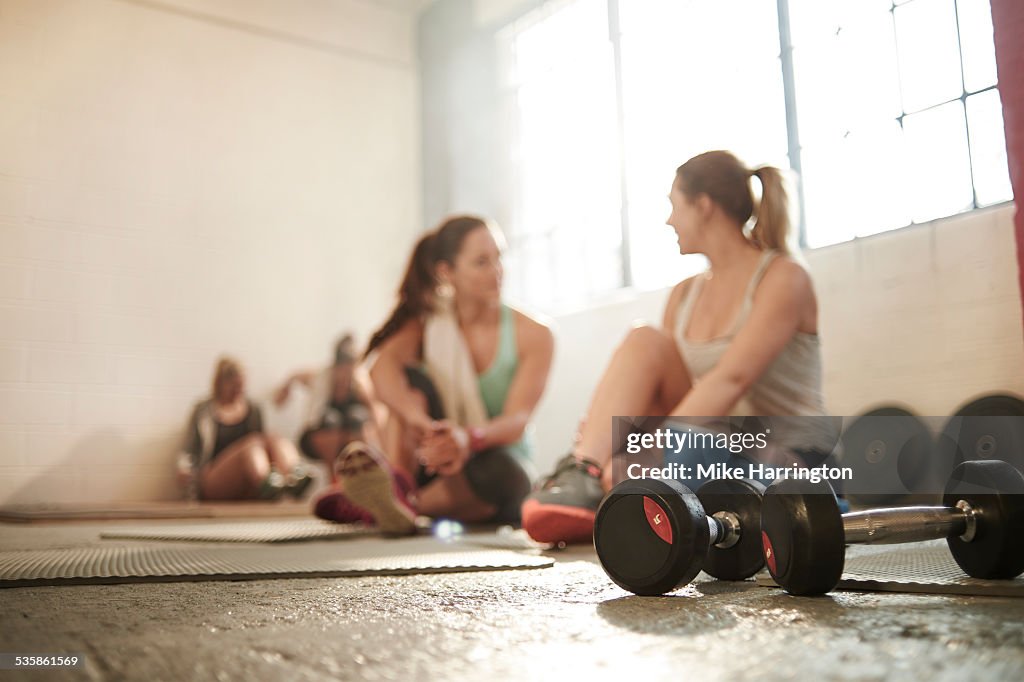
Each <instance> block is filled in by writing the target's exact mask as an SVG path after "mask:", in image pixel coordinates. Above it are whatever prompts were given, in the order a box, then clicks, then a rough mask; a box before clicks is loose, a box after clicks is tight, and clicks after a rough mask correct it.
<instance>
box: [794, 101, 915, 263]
mask: <svg viewBox="0 0 1024 682" xmlns="http://www.w3.org/2000/svg"><path fill="white" fill-rule="evenodd" d="M802 160H803V170H804V173H803V182H804V202H805V206H806V212H807V214H806V226H807V245H808V246H810V247H816V246H825V245H828V244H835V243H838V242H841V241H846V240H849V239H853V238H854V237H864V236H867V235H869V234H875V233H878V232H883V231H885V230H889V229H892V228H896V227H902V226H904V225H907V224H909V223H910V213H909V209H908V206H907V200H906V197H905V192H904V191H903V186H904V177H905V173H904V171H903V168H904V163H905V162H904V151H903V132H902V129H901V128H900V125H899V123H898V122H896V121H895V120H890V121H882V122H881V123H878V124H876V125H873V126H866V127H864V128H860V129H857V130H853V131H850V133H849V134H848V135H846V136H845V137H843V138H841V139H839V140H836V141H834V142H832V143H830V144H822V145H820V146H817V147H808V148H805V149H804V150H803V153H802Z"/></svg>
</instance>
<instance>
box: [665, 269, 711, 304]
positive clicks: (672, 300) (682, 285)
mask: <svg viewBox="0 0 1024 682" xmlns="http://www.w3.org/2000/svg"><path fill="white" fill-rule="evenodd" d="M705 274H706V273H705V272H698V273H697V274H696V275H692V276H690V277H687V278H686V279H684V280H683V281H681V282H679V283H678V284H676V285H675V286H674V287H672V291H670V292H669V293H668V305H669V307H673V308H674V307H676V306H678V305H679V303H680V302H682V300H683V298H684V297H685V296H686V293H687V292H688V291H689V290H690V288H691V287H692V286H693V283H694V282H696V281H697V280H698V279H700V278H701V277H704V276H705Z"/></svg>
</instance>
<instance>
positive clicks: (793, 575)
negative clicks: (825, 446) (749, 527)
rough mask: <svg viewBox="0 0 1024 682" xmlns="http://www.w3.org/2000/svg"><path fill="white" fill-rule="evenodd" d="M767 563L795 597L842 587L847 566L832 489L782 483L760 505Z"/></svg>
mask: <svg viewBox="0 0 1024 682" xmlns="http://www.w3.org/2000/svg"><path fill="white" fill-rule="evenodd" d="M761 540H762V542H763V543H764V558H765V564H766V565H767V566H768V571H769V572H770V573H771V574H772V578H774V579H775V582H777V583H778V584H779V585H780V586H781V587H782V588H783V589H785V590H786V591H787V592H789V593H790V594H797V595H811V594H824V593H826V592H828V591H829V590H831V589H833V588H834V587H835V586H836V585H837V584H839V578H840V577H841V576H842V574H843V564H844V562H845V544H846V543H845V536H844V534H843V517H842V514H841V513H840V511H839V503H838V501H837V500H836V495H835V492H833V490H832V486H830V485H829V484H828V483H825V482H824V481H823V482H821V483H812V482H811V481H808V480H802V479H801V480H798V479H788V478H783V479H780V480H778V481H775V483H772V484H771V485H770V486H768V489H767V490H766V491H765V494H764V500H763V501H762V503H761Z"/></svg>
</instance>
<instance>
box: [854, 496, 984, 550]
mask: <svg viewBox="0 0 1024 682" xmlns="http://www.w3.org/2000/svg"><path fill="white" fill-rule="evenodd" d="M976 526H977V517H976V515H975V511H974V509H972V508H971V505H969V504H968V503H967V502H966V501H963V500H962V501H960V502H958V503H957V505H956V506H955V507H900V508H894V509H869V510H867V511H861V512H850V513H848V514H843V531H844V533H845V536H846V543H847V544H860V545H886V544H898V543H903V542H922V541H924V540H937V539H940V538H947V537H956V536H959V537H960V538H961V539H962V540H964V541H965V542H970V541H971V540H972V539H973V538H974V534H975V532H976Z"/></svg>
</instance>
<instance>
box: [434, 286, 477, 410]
mask: <svg viewBox="0 0 1024 682" xmlns="http://www.w3.org/2000/svg"><path fill="white" fill-rule="evenodd" d="M423 356H424V357H423V359H424V362H425V364H426V366H427V374H428V375H429V376H430V379H431V381H433V382H434V386H436V387H437V392H438V393H439V394H440V395H441V403H442V404H443V405H444V413H445V415H447V418H448V419H451V420H452V421H454V422H456V423H457V424H459V425H460V426H465V427H472V426H481V425H483V424H485V423H487V408H485V407H484V401H483V398H482V397H481V396H480V385H479V383H477V374H476V369H475V368H474V367H473V359H472V357H471V356H470V354H469V348H468V347H467V346H466V339H465V337H463V336H462V331H461V330H460V329H459V323H458V320H456V319H455V313H454V312H453V311H452V310H451V308H450V307H449V306H446V305H445V304H444V303H443V302H442V303H441V304H440V305H439V307H438V310H437V312H435V313H434V314H433V315H431V316H430V317H428V318H427V321H426V323H425V325H424V329H423Z"/></svg>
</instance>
